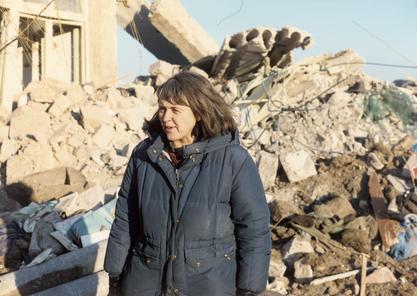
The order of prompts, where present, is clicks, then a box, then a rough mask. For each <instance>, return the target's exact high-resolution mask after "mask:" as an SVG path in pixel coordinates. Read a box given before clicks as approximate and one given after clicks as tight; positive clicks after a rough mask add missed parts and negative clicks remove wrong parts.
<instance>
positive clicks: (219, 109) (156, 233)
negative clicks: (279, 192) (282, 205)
mask: <svg viewBox="0 0 417 296" xmlns="http://www.w3.org/2000/svg"><path fill="white" fill-rule="evenodd" d="M157 95H158V103H159V109H158V111H157V112H156V114H155V115H154V116H153V118H152V119H151V120H150V121H149V122H148V126H147V133H148V134H149V136H150V137H149V138H148V139H145V140H144V141H142V142H141V143H139V144H138V146H137V147H136V148H135V149H134V151H133V153H132V156H131V158H130V161H129V164H128V166H127V169H126V172H125V175H124V178H123V182H122V185H121V188H120V191H119V199H118V201H117V206H116V218H115V220H114V223H113V226H112V229H111V233H110V238H109V242H108V247H107V253H106V258H105V265H104V266H105V270H106V271H107V272H108V273H109V276H110V282H111V287H113V288H112V290H113V291H114V290H115V289H116V287H117V289H120V293H121V294H122V295H140V296H148V295H149V296H151V295H152V296H155V295H183V296H197V295H198V296H223V295H258V294H259V293H260V292H262V291H263V290H264V289H265V286H266V283H267V278H268V266H269V258H270V248H271V240H270V234H269V211H268V207H267V204H266V200H265V194H264V191H263V186H262V183H261V180H260V177H259V174H258V171H257V168H256V166H255V164H254V163H253V161H252V158H251V157H250V155H249V154H248V152H247V151H246V150H245V149H244V148H242V147H241V146H240V145H239V136H238V132H237V129H236V123H235V121H234V119H233V113H232V110H231V107H230V106H229V105H227V104H226V103H225V102H224V101H223V99H222V98H221V97H220V96H219V94H217V93H216V91H215V90H214V88H213V87H212V85H211V83H210V82H209V81H208V80H207V79H206V78H204V77H203V76H200V75H197V74H194V73H191V72H182V73H180V74H177V75H176V76H174V77H172V78H170V79H169V80H168V81H166V82H165V83H164V84H163V85H161V86H160V87H159V88H158V90H157Z"/></svg>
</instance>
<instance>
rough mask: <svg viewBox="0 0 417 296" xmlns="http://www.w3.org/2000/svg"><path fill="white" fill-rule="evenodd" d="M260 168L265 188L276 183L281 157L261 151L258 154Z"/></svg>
mask: <svg viewBox="0 0 417 296" xmlns="http://www.w3.org/2000/svg"><path fill="white" fill-rule="evenodd" d="M257 164H258V170H259V174H260V176H261V180H262V184H263V185H264V188H265V189H268V188H269V187H271V186H273V185H274V184H275V178H276V176H277V171H278V165H279V159H278V157H277V156H276V155H275V154H272V153H268V152H265V151H261V152H260V153H259V155H258V161H257Z"/></svg>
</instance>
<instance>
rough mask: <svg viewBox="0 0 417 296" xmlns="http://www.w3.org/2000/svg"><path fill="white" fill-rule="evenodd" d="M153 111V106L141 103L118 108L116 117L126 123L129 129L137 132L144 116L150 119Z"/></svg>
mask: <svg viewBox="0 0 417 296" xmlns="http://www.w3.org/2000/svg"><path fill="white" fill-rule="evenodd" d="M155 111H156V108H155V107H151V106H149V105H147V104H143V105H140V106H137V107H133V108H129V109H123V110H120V111H119V113H118V114H117V119H119V121H120V122H122V123H124V124H126V125H127V126H128V128H129V130H131V131H134V132H138V131H139V130H142V126H143V123H144V120H145V118H146V119H150V118H151V117H152V115H153V114H154V113H155Z"/></svg>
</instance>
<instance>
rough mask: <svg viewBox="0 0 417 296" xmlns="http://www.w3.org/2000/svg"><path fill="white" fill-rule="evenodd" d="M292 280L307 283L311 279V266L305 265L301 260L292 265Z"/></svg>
mask: <svg viewBox="0 0 417 296" xmlns="http://www.w3.org/2000/svg"><path fill="white" fill-rule="evenodd" d="M294 278H295V280H296V281H297V282H300V283H308V282H310V281H311V279H312V278H313V269H312V268H311V265H309V264H305V263H304V260H303V259H300V260H298V261H296V262H295V263H294Z"/></svg>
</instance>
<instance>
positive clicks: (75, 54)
mask: <svg viewBox="0 0 417 296" xmlns="http://www.w3.org/2000/svg"><path fill="white" fill-rule="evenodd" d="M115 11H116V3H115V1H114V0H105V1H99V0H93V1H81V0H70V1H61V0H55V1H49V0H17V1H16V0H2V1H0V32H1V33H0V40H1V48H0V103H1V104H0V105H1V106H2V107H3V108H4V109H5V110H6V111H7V112H11V111H12V108H13V101H14V96H15V95H16V94H18V93H20V92H21V91H22V90H23V89H24V88H25V87H26V86H27V85H28V84H29V83H30V82H31V81H37V80H41V79H43V78H54V79H56V80H60V81H63V82H75V83H87V82H90V81H94V83H96V84H97V85H102V84H106V83H110V82H113V81H114V80H115V79H116V77H117V51H116V45H117V43H116V40H117V39H116V38H117V36H116V20H115Z"/></svg>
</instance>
